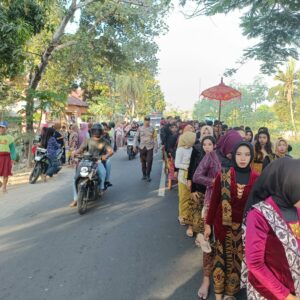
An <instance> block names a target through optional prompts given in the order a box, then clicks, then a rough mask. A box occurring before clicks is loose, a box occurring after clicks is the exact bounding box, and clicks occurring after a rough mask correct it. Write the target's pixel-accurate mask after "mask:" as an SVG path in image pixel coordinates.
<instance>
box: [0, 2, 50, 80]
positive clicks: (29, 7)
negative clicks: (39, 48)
mask: <svg viewBox="0 0 300 300" xmlns="http://www.w3.org/2000/svg"><path fill="white" fill-rule="evenodd" d="M43 2H44V4H45V3H46V2H47V1H35V0H23V1H19V0H11V1H1V2H0V79H1V78H3V77H13V76H15V75H17V74H19V72H21V71H22V70H24V64H23V61H24V60H25V58H26V54H25V52H24V48H25V46H26V43H27V41H28V40H30V38H31V37H32V36H33V35H35V34H38V33H39V32H40V31H41V30H42V29H43V28H44V26H45V21H46V6H45V5H44V4H43Z"/></svg>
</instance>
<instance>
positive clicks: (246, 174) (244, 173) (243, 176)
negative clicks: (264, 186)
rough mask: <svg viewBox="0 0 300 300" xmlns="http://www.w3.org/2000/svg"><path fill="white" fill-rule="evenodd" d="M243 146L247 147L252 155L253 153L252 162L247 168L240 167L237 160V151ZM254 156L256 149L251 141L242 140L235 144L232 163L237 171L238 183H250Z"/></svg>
mask: <svg viewBox="0 0 300 300" xmlns="http://www.w3.org/2000/svg"><path fill="white" fill-rule="evenodd" d="M242 146H245V147H247V148H248V149H249V150H250V155H251V158H250V162H249V164H248V165H247V166H246V167H245V168H241V167H239V166H238V164H237V162H236V154H237V151H238V150H239V148H240V147H242ZM253 158H254V149H253V146H252V145H251V144H250V143H248V142H246V141H243V142H240V143H238V144H237V145H235V147H234V149H233V151H232V163H233V168H234V170H235V173H236V181H237V183H239V184H248V183H249V180H250V176H251V163H252V161H253Z"/></svg>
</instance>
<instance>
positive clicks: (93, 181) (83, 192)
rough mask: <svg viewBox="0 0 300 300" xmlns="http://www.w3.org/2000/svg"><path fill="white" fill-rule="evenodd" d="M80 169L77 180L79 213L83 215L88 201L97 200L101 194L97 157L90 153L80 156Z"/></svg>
mask: <svg viewBox="0 0 300 300" xmlns="http://www.w3.org/2000/svg"><path fill="white" fill-rule="evenodd" d="M78 159H79V164H78V167H77V168H79V170H80V173H79V176H78V178H77V179H76V181H75V185H76V189H77V193H78V199H77V208H78V213H79V214H80V215H83V214H84V213H86V212H87V207H88V202H90V201H95V200H97V198H98V196H99V180H100V179H99V177H98V174H97V166H98V164H97V159H96V158H93V156H92V155H91V154H89V153H86V154H84V155H83V156H82V157H78Z"/></svg>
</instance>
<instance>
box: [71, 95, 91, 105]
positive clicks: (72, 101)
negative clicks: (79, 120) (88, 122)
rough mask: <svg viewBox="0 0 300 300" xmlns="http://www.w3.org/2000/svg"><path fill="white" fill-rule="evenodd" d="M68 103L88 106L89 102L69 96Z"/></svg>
mask: <svg viewBox="0 0 300 300" xmlns="http://www.w3.org/2000/svg"><path fill="white" fill-rule="evenodd" d="M68 104H69V105H75V106H84V107H88V105H87V103H86V102H84V101H82V100H80V99H78V98H75V97H73V96H69V97H68Z"/></svg>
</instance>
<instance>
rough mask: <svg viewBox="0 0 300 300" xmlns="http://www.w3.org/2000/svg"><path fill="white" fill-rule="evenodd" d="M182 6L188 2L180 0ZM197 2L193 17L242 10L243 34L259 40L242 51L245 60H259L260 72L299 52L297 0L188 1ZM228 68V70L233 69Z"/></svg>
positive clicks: (298, 6)
mask: <svg viewBox="0 0 300 300" xmlns="http://www.w3.org/2000/svg"><path fill="white" fill-rule="evenodd" d="M181 2H182V5H184V4H185V3H186V2H187V1H186V0H182V1H181ZM191 2H195V3H196V4H197V5H198V8H197V10H196V12H195V13H194V14H193V16H198V15H207V16H213V15H216V14H219V13H224V14H228V13H230V12H232V11H234V10H237V9H239V10H242V12H243V16H242V17H241V24H240V26H241V28H242V30H243V34H244V35H245V36H246V37H247V38H249V39H254V40H255V41H258V42H257V43H256V44H255V45H254V46H252V47H250V48H248V49H246V50H245V52H244V59H251V58H254V59H257V60H260V61H262V65H261V70H262V72H263V73H267V74H270V73H274V72H275V71H276V67H277V66H278V65H280V64H283V63H285V62H286V61H287V59H288V58H289V57H293V58H295V59H297V58H298V55H299V50H298V49H299V39H300V27H299V22H300V2H299V1H250V0H226V1H223V0H222V1H220V0H191ZM235 71H236V69H235V70H234V69H231V70H230V72H229V73H232V72H235Z"/></svg>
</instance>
